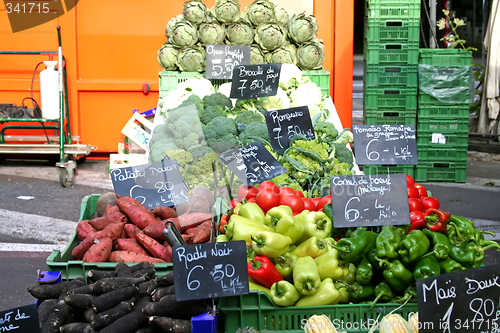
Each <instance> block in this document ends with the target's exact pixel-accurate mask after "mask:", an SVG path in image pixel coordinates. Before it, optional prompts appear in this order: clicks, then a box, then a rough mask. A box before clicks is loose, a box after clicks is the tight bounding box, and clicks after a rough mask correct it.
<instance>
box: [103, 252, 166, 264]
mask: <svg viewBox="0 0 500 333" xmlns="http://www.w3.org/2000/svg"><path fill="white" fill-rule="evenodd" d="M108 261H109V262H142V261H147V262H151V263H157V264H158V263H165V262H166V261H165V260H162V259H158V258H154V257H151V256H147V255H144V254H141V253H137V252H130V251H113V252H111V254H110V255H109V258H108Z"/></svg>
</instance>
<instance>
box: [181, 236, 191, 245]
mask: <svg viewBox="0 0 500 333" xmlns="http://www.w3.org/2000/svg"><path fill="white" fill-rule="evenodd" d="M181 236H182V238H183V239H184V241H185V242H186V244H193V236H191V235H187V234H182V235H181Z"/></svg>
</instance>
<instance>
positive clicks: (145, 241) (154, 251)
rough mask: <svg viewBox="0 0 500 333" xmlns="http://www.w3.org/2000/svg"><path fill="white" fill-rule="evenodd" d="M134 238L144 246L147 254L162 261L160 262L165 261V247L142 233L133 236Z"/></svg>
mask: <svg viewBox="0 0 500 333" xmlns="http://www.w3.org/2000/svg"><path fill="white" fill-rule="evenodd" d="M135 238H136V239H137V241H138V242H139V243H140V244H141V245H142V246H144V248H145V249H146V251H148V252H149V254H151V255H152V256H153V257H155V258H158V259H162V260H165V261H166V260H167V249H166V248H165V246H163V245H162V244H160V243H159V242H158V241H156V240H155V239H153V238H151V237H149V236H148V235H146V234H144V233H143V232H137V233H136V234H135Z"/></svg>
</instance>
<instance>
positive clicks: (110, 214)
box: [103, 203, 129, 222]
mask: <svg viewBox="0 0 500 333" xmlns="http://www.w3.org/2000/svg"><path fill="white" fill-rule="evenodd" d="M103 216H104V217H105V218H107V219H108V220H110V221H116V222H128V221H129V219H128V217H127V215H125V214H123V212H122V211H121V210H120V207H118V206H114V205H111V204H109V203H108V204H107V206H106V212H105V213H104V215H103Z"/></svg>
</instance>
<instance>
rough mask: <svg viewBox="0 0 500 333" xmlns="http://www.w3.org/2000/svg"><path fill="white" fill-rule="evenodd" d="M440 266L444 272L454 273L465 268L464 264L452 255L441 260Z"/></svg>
mask: <svg viewBox="0 0 500 333" xmlns="http://www.w3.org/2000/svg"><path fill="white" fill-rule="evenodd" d="M439 267H440V268H441V272H442V273H453V272H459V271H463V270H465V267H464V266H462V265H461V264H460V263H459V262H458V261H456V260H453V259H451V258H450V257H448V258H446V259H443V260H439Z"/></svg>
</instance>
